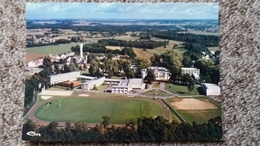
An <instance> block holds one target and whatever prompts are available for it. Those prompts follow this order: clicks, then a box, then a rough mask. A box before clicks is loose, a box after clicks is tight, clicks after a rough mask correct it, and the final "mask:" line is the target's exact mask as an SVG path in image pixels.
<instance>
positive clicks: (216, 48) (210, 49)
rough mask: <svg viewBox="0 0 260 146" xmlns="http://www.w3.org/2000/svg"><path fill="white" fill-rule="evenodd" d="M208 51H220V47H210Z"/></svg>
mask: <svg viewBox="0 0 260 146" xmlns="http://www.w3.org/2000/svg"><path fill="white" fill-rule="evenodd" d="M208 50H209V51H214V52H216V51H219V47H208Z"/></svg>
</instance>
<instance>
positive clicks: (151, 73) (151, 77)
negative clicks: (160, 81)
mask: <svg viewBox="0 0 260 146" xmlns="http://www.w3.org/2000/svg"><path fill="white" fill-rule="evenodd" d="M144 79H145V80H147V82H148V84H151V83H152V82H153V81H155V75H154V71H153V70H151V69H147V75H146V76H145V78H144Z"/></svg>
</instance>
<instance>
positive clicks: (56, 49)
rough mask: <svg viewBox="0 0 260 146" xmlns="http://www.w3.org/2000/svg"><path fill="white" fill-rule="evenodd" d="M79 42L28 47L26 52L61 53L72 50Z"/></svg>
mask: <svg viewBox="0 0 260 146" xmlns="http://www.w3.org/2000/svg"><path fill="white" fill-rule="evenodd" d="M76 45H78V43H70V44H59V45H50V46H41V47H30V48H26V53H33V54H61V53H65V52H68V51H70V48H71V47H72V46H76Z"/></svg>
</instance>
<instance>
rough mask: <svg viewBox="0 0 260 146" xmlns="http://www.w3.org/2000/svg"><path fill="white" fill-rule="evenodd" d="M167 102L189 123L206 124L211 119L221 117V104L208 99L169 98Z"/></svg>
mask: <svg viewBox="0 0 260 146" xmlns="http://www.w3.org/2000/svg"><path fill="white" fill-rule="evenodd" d="M167 102H168V103H170V104H171V105H172V107H173V108H174V109H175V110H176V111H177V112H178V113H179V114H180V116H181V117H182V118H184V120H185V121H186V122H189V123H192V122H193V121H195V122H196V123H206V122H207V121H208V120H209V119H211V118H214V117H217V116H221V108H220V103H218V102H216V101H214V100H212V99H210V98H208V97H196V98H195V97H194V98H169V99H167Z"/></svg>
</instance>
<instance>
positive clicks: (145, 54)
mask: <svg viewBox="0 0 260 146" xmlns="http://www.w3.org/2000/svg"><path fill="white" fill-rule="evenodd" d="M134 52H135V54H136V56H137V57H140V58H143V59H146V60H148V61H150V58H151V57H152V56H153V55H152V54H151V53H149V52H148V51H143V50H142V49H137V48H134Z"/></svg>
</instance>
